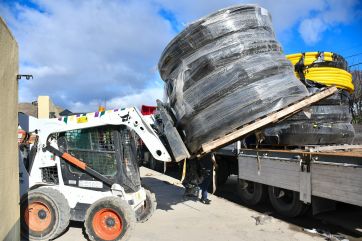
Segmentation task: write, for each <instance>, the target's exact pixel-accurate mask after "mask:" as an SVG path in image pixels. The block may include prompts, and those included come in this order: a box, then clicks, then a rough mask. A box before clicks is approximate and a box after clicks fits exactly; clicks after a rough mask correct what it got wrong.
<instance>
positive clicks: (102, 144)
mask: <svg viewBox="0 0 362 241" xmlns="http://www.w3.org/2000/svg"><path fill="white" fill-rule="evenodd" d="M137 143H138V136H137V134H136V133H135V132H134V131H132V130H130V129H129V128H128V127H127V126H124V125H117V126H115V125H108V126H100V127H92V128H86V129H76V130H71V131H66V132H62V133H59V137H58V146H59V149H60V150H62V151H64V152H67V153H69V154H71V155H72V156H74V157H76V158H78V159H80V160H81V161H83V162H85V163H86V164H87V166H89V167H90V168H92V169H94V170H95V171H97V172H98V173H100V174H101V175H103V176H105V177H106V178H108V179H109V180H111V181H112V182H113V183H117V184H119V185H121V186H122V187H123V188H124V189H125V191H126V192H127V193H130V192H136V191H138V190H139V189H140V188H141V182H140V173H139V167H138V161H137ZM61 174H62V177H63V182H64V185H69V186H74V187H80V188H86V189H93V190H94V189H96V190H99V191H108V190H110V187H109V186H107V185H105V184H104V183H102V182H101V181H100V180H97V179H96V178H94V177H92V176H90V175H89V174H87V173H85V172H84V171H82V170H80V169H79V168H77V167H75V166H73V165H72V164H69V163H67V162H65V161H64V160H61Z"/></svg>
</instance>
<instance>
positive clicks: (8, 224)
mask: <svg viewBox="0 0 362 241" xmlns="http://www.w3.org/2000/svg"><path fill="white" fill-rule="evenodd" d="M18 66H19V60H18V44H17V43H16V40H15V39H14V37H13V36H12V34H11V32H10V31H9V29H8V28H7V26H6V24H5V22H4V21H3V19H2V18H1V17H0V100H1V105H0V113H1V114H0V137H1V138H0V156H1V157H0V217H1V218H0V240H5V241H16V240H19V239H20V234H19V229H20V226H19V218H20V217H19V170H18V144H17V123H18V110H17V105H18V80H17V74H18V68H19V67H18Z"/></svg>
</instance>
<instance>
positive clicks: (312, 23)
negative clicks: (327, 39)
mask: <svg viewBox="0 0 362 241" xmlns="http://www.w3.org/2000/svg"><path fill="white" fill-rule="evenodd" d="M326 29H327V26H326V25H325V24H324V22H323V21H322V20H321V19H319V18H311V19H305V20H303V21H302V22H301V24H300V25H299V33H300V35H301V36H302V38H303V40H304V42H305V43H307V44H310V45H311V44H315V43H317V42H319V40H320V39H321V34H322V33H323V32H324V31H325V30H326Z"/></svg>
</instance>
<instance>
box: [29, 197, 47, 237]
mask: <svg viewBox="0 0 362 241" xmlns="http://www.w3.org/2000/svg"><path fill="white" fill-rule="evenodd" d="M24 221H25V223H26V225H27V226H28V227H29V229H30V230H32V231H35V232H42V231H44V230H46V229H47V228H48V227H49V225H50V223H51V221H52V212H51V211H50V209H49V207H48V206H47V205H46V204H45V203H43V202H33V203H30V204H29V205H28V206H27V207H26V209H25V211H24Z"/></svg>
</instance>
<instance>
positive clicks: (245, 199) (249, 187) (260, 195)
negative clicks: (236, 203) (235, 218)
mask: <svg viewBox="0 0 362 241" xmlns="http://www.w3.org/2000/svg"><path fill="white" fill-rule="evenodd" d="M238 194H239V198H240V200H241V202H242V203H243V204H245V205H248V206H254V205H257V204H259V203H261V202H263V201H265V199H266V190H265V187H264V185H263V184H260V183H257V182H251V181H246V180H242V179H238Z"/></svg>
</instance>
